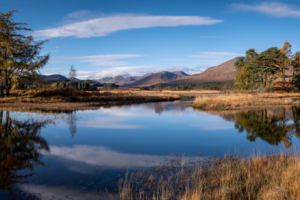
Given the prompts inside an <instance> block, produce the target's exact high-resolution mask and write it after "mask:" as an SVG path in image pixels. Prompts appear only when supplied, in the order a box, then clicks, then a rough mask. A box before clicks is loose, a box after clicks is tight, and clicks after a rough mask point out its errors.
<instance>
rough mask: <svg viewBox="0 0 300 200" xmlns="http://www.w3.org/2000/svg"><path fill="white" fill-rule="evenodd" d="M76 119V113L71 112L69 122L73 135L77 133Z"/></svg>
mask: <svg viewBox="0 0 300 200" xmlns="http://www.w3.org/2000/svg"><path fill="white" fill-rule="evenodd" d="M76 120H77V118H76V116H75V113H73V112H71V114H69V116H68V123H69V129H70V133H71V136H72V137H74V135H75V133H76Z"/></svg>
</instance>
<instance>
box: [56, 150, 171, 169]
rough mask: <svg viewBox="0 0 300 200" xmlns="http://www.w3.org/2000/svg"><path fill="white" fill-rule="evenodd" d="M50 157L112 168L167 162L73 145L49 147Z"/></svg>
mask: <svg viewBox="0 0 300 200" xmlns="http://www.w3.org/2000/svg"><path fill="white" fill-rule="evenodd" d="M50 150H51V155H53V156H58V157H61V158H65V159H69V160H73V161H76V162H83V163H86V164H90V165H97V166H105V167H112V168H126V167H130V168H135V167H151V166H157V165H161V164H164V163H166V162H167V158H169V157H168V156H152V155H142V154H128V153H119V152H116V151H113V150H111V149H109V148H106V147H102V146H86V145H75V146H74V147H57V146H51V147H50Z"/></svg>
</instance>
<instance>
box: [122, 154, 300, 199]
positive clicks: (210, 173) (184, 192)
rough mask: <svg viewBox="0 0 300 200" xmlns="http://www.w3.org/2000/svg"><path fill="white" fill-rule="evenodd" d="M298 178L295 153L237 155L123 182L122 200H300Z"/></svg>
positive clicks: (138, 175)
mask: <svg viewBox="0 0 300 200" xmlns="http://www.w3.org/2000/svg"><path fill="white" fill-rule="evenodd" d="M165 167H166V166H165ZM165 169H166V168H165ZM299 177H300V161H299V156H298V153H297V151H296V150H295V152H294V153H291V154H284V153H281V154H271V155H265V156H262V155H252V156H250V157H241V156H240V155H238V154H237V155H234V156H231V155H227V156H225V157H224V158H220V159H215V160H213V161H211V162H209V163H204V162H202V163H201V162H198V163H197V164H196V165H194V166H193V168H191V167H190V166H186V167H181V168H177V169H174V168H172V167H169V168H168V170H166V171H163V172H161V171H153V172H152V173H148V172H139V173H135V174H132V175H131V176H130V177H127V179H125V181H121V182H120V188H119V195H120V198H121V199H156V200H166V199H180V200H196V199H197V200H199V199H299V198H300V178H299Z"/></svg>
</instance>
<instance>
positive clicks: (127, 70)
mask: <svg viewBox="0 0 300 200" xmlns="http://www.w3.org/2000/svg"><path fill="white" fill-rule="evenodd" d="M165 68H166V66H124V67H112V68H107V69H102V70H97V71H93V72H92V73H90V76H88V78H91V79H98V78H105V77H115V76H124V77H127V76H139V75H144V74H147V73H152V72H156V71H159V70H161V69H165Z"/></svg>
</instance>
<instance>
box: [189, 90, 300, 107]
mask: <svg viewBox="0 0 300 200" xmlns="http://www.w3.org/2000/svg"><path fill="white" fill-rule="evenodd" d="M291 98H299V100H298V99H293V100H292V99H291ZM284 105H300V94H299V93H284V94H276V93H265V94H235V93H233V94H222V95H217V96H201V97H197V98H196V99H195V101H194V103H193V107H194V108H198V109H202V110H237V109H254V108H260V107H265V106H284Z"/></svg>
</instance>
